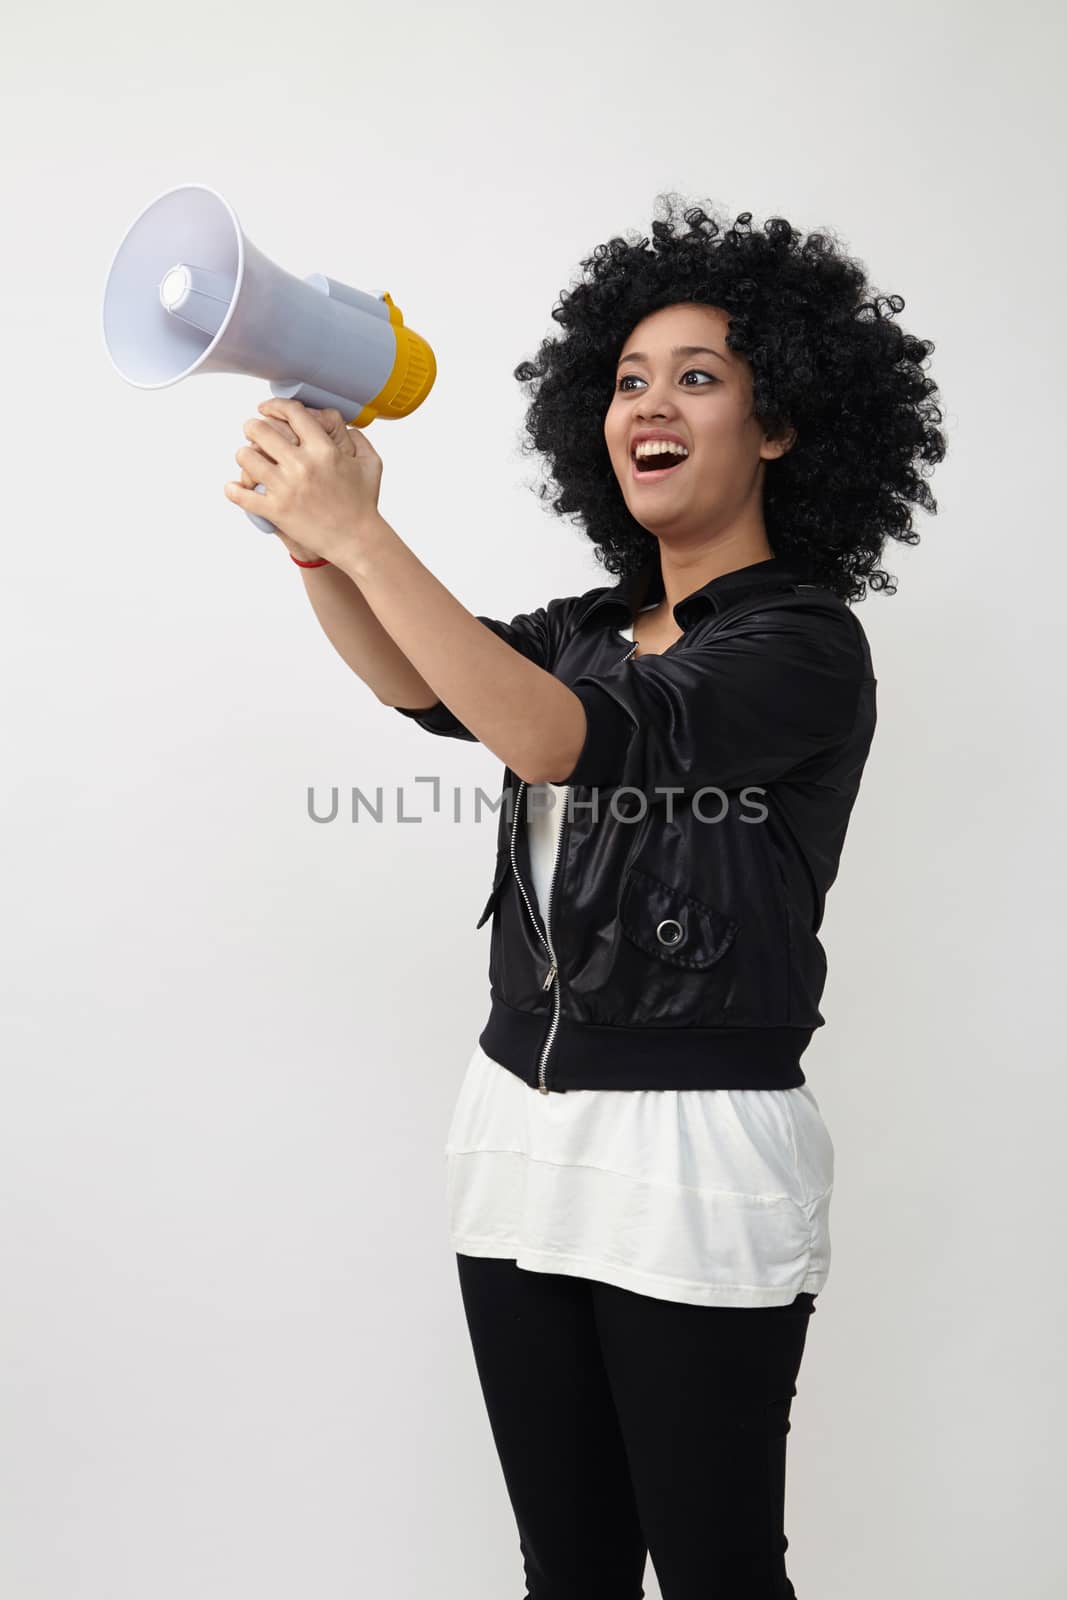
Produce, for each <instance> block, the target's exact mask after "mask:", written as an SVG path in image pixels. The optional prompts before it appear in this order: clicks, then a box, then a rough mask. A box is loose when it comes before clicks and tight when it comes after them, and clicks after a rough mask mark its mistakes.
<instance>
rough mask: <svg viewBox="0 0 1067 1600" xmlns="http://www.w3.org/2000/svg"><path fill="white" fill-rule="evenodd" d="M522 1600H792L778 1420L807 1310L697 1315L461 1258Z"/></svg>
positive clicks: (792, 1380)
mask: <svg viewBox="0 0 1067 1600" xmlns="http://www.w3.org/2000/svg"><path fill="white" fill-rule="evenodd" d="M456 1261H457V1265H458V1268H459V1281H460V1289H461V1293H462V1297H463V1306H464V1311H465V1314H466V1318H467V1325H468V1327H469V1329H470V1335H471V1342H472V1346H473V1350H474V1358H475V1364H476V1366H477V1370H478V1378H479V1381H480V1383H481V1387H482V1393H483V1395H484V1396H485V1403H486V1408H487V1411H488V1414H489V1422H490V1427H491V1429H492V1433H493V1439H494V1442H495V1445H496V1449H497V1454H498V1455H499V1457H500V1463H501V1466H502V1468H503V1472H504V1480H505V1483H506V1486H507V1492H508V1497H509V1499H510V1501H511V1504H512V1508H513V1510H514V1513H515V1519H516V1522H517V1524H518V1530H519V1546H520V1549H521V1551H522V1556H523V1561H524V1564H525V1571H526V1583H527V1595H526V1596H525V1597H524V1600H640V1597H641V1596H643V1595H644V1592H645V1591H644V1588H643V1584H642V1579H643V1575H644V1569H645V1559H646V1554H647V1555H650V1556H651V1559H652V1565H653V1567H654V1568H655V1572H656V1577H657V1578H658V1580H659V1585H660V1589H661V1591H662V1593H663V1600H757V1597H758V1600H772V1596H773V1600H791V1597H794V1596H795V1594H796V1591H795V1590H794V1588H793V1585H792V1584H791V1583H790V1581H789V1579H788V1577H787V1576H786V1570H785V1551H786V1547H787V1545H788V1542H789V1541H788V1540H787V1539H786V1537H785V1532H784V1528H783V1520H784V1510H785V1447H786V1434H787V1433H788V1432H789V1408H790V1404H791V1402H792V1399H793V1396H794V1395H795V1394H796V1378H797V1373H798V1371H799V1370H800V1358H801V1356H802V1354H803V1352H804V1340H805V1337H806V1335H807V1330H808V1319H809V1317H810V1316H811V1314H812V1312H813V1311H814V1309H815V1296H814V1295H812V1294H798V1295H797V1297H796V1299H795V1300H794V1301H793V1302H792V1304H791V1305H787V1306H761V1307H758V1308H755V1307H744V1306H694V1305H685V1304H680V1303H678V1302H676V1301H672V1300H658V1299H655V1298H653V1297H651V1296H649V1295H643V1294H635V1293H633V1292H632V1291H631V1290H629V1289H619V1288H616V1287H615V1286H614V1285H612V1284H607V1283H600V1282H598V1281H595V1280H593V1279H590V1278H573V1277H568V1276H565V1275H563V1274H560V1273H552V1272H532V1271H527V1270H526V1269H524V1268H522V1267H517V1266H516V1265H515V1262H514V1261H507V1260H498V1259H492V1258H486V1257H476V1256H464V1255H457V1257H456Z"/></svg>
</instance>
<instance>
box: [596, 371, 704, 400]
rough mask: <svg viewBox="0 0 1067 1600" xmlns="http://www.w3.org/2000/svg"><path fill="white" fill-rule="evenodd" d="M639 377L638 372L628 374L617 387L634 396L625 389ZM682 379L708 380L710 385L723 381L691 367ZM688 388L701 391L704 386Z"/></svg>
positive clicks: (642, 380)
mask: <svg viewBox="0 0 1067 1600" xmlns="http://www.w3.org/2000/svg"><path fill="white" fill-rule="evenodd" d="M637 377H638V374H637V373H636V372H628V373H627V374H626V376H625V377H624V378H620V379H619V382H618V384H617V386H616V387H617V388H618V389H619V391H620V393H622V394H632V393H633V391H632V390H631V389H627V388H625V387H624V385H625V384H627V383H629V381H630V379H631V378H637ZM682 377H683V378H694V377H695V378H707V380H708V382H709V383H720V382H721V381H722V380H721V379H720V378H716V377H715V376H714V374H712V373H710V372H701V371H700V369H699V368H698V367H690V368H689V370H688V371H687V372H683V373H682ZM640 381H641V382H644V379H640ZM686 387H687V388H689V389H692V388H694V387H696V388H698V389H700V388H703V384H699V383H698V384H696V385H694V384H691V383H690V384H687V385H686Z"/></svg>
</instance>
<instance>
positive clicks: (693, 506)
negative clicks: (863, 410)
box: [604, 301, 795, 542]
mask: <svg viewBox="0 0 1067 1600" xmlns="http://www.w3.org/2000/svg"><path fill="white" fill-rule="evenodd" d="M729 326H730V318H729V316H728V314H727V313H726V312H725V311H721V310H720V309H719V308H718V307H716V306H705V305H698V304H695V303H693V302H688V301H686V302H682V303H679V304H677V305H671V306H665V307H663V309H662V310H660V311H654V312H652V313H651V314H650V315H649V316H647V317H645V318H643V319H642V321H640V322H639V323H637V325H636V326H635V327H634V328H633V329H632V330H631V332H630V335H629V337H628V338H627V339H626V341H625V343H624V345H623V347H622V352H621V355H620V358H619V363H618V368H617V370H616V373H615V392H614V394H613V396H612V400H611V404H610V405H609V407H608V409H607V412H606V414H605V417H604V439H605V442H606V444H607V447H608V453H609V455H610V457H611V465H612V468H613V469H614V472H615V476H616V478H617V479H618V482H619V486H620V488H621V489H622V493H623V498H624V499H625V501H626V505H627V507H628V509H629V511H630V512H631V514H632V515H633V516H634V517H635V518H636V520H637V521H638V522H639V523H640V524H641V525H642V527H644V528H646V529H647V530H648V532H649V533H651V534H654V535H656V536H659V535H661V534H666V535H667V536H668V537H670V538H671V540H672V542H673V541H674V540H676V539H677V540H679V541H684V540H686V539H687V537H688V536H692V537H694V538H698V539H699V538H706V537H707V536H708V535H709V534H714V533H717V532H727V531H729V530H730V529H732V528H735V527H737V526H738V525H739V524H745V523H750V522H752V520H753V517H754V518H755V521H756V523H757V524H761V523H762V500H763V474H764V471H765V468H764V465H763V464H764V462H765V461H768V460H772V459H774V458H775V457H777V456H780V455H782V454H783V453H784V451H785V450H786V449H787V448H788V447H789V444H790V443H792V440H793V437H795V436H794V435H793V434H792V433H790V434H788V435H787V436H786V438H785V439H783V440H779V441H772V440H770V439H768V438H767V437H766V435H765V434H764V432H763V429H762V427H761V425H760V423H759V422H758V421H757V420H756V418H755V417H754V416H753V415H752V370H751V368H750V366H749V364H748V362H747V361H746V360H745V359H744V357H743V356H739V355H737V354H736V353H735V352H734V351H733V350H730V349H728V348H727V344H726V334H727V332H728V330H729ZM682 347H692V348H684V349H683V348H682ZM695 347H701V348H699V349H698V348H695ZM676 352H677V353H676ZM645 430H648V431H650V432H653V433H656V432H667V433H670V434H673V435H675V436H676V437H677V438H678V439H680V440H681V441H682V443H683V445H684V446H685V447H686V448H687V450H688V452H689V454H688V457H687V458H686V459H685V460H684V461H681V462H680V464H678V465H677V466H673V469H672V470H669V471H667V470H664V469H666V468H668V467H671V466H672V463H674V462H676V461H678V457H676V456H673V455H666V456H657V457H656V458H655V462H654V465H655V466H656V467H657V468H658V469H659V470H656V471H653V472H652V473H651V475H650V476H648V477H646V476H645V475H644V473H643V472H641V471H640V470H639V466H638V464H635V462H634V460H633V456H632V451H633V445H634V436H635V435H636V434H639V433H641V432H643V431H645Z"/></svg>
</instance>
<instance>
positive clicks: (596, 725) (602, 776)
mask: <svg viewBox="0 0 1067 1600" xmlns="http://www.w3.org/2000/svg"><path fill="white" fill-rule="evenodd" d="M570 688H571V693H572V694H576V695H577V696H578V698H579V700H580V701H581V702H582V705H583V707H584V708H585V718H586V723H587V728H586V735H585V743H584V744H583V745H582V748H581V752H580V753H579V756H578V761H577V764H576V765H575V767H574V769H573V771H572V772H569V773H568V774H567V776H566V777H565V778H562V779H560V782H561V783H572V784H573V783H576V784H583V785H586V786H587V787H590V788H595V787H596V786H597V785H599V784H604V785H613V784H618V783H621V781H622V776H623V772H624V770H625V767H626V758H627V753H628V751H629V748H630V741H631V740H632V739H633V736H634V733H635V731H636V728H637V724H636V723H635V722H634V721H633V719H632V718H631V716H630V714H629V712H628V711H626V710H624V709H623V707H622V706H620V705H619V703H618V701H617V700H615V699H613V698H612V696H611V694H610V693H609V692H608V690H607V689H605V688H604V687H603V686H602V685H601V684H599V683H597V682H596V681H595V679H583V678H578V679H577V681H576V682H575V683H572V684H571V686H570Z"/></svg>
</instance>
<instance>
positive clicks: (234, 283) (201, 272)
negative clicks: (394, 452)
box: [103, 183, 437, 533]
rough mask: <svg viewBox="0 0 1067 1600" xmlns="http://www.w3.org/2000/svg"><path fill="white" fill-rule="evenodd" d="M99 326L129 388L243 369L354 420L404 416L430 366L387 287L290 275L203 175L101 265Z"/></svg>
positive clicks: (154, 210)
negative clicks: (105, 266)
mask: <svg viewBox="0 0 1067 1600" xmlns="http://www.w3.org/2000/svg"><path fill="white" fill-rule="evenodd" d="M103 329H104V343H105V344H106V346H107V351H108V355H109V356H110V357H111V362H112V365H113V366H114V368H115V370H116V371H117V372H118V374H119V376H120V377H122V378H125V380H126V381H127V383H132V384H133V385H134V387H135V388H138V389H165V388H168V387H169V386H170V385H171V384H173V383H180V382H181V381H182V379H183V378H189V377H191V376H192V375H193V374H194V373H205V372H243V373H246V374H247V375H248V376H249V377H255V378H265V379H267V380H268V381H269V382H270V386H271V390H272V392H273V393H274V394H275V395H277V396H278V398H279V399H286V400H299V401H300V402H301V404H303V405H306V406H310V407H313V408H315V409H317V410H324V409H325V408H326V407H328V406H332V407H334V408H335V409H336V410H338V411H339V412H340V413H341V415H342V416H343V417H344V419H345V421H346V422H347V423H348V424H349V425H350V426H353V427H357V428H365V427H366V426H367V424H368V423H369V422H373V420H374V418H375V417H388V418H396V417H406V416H409V415H410V414H411V412H412V411H414V410H415V409H416V407H418V406H420V405H421V404H422V402H423V400H425V398H426V396H427V395H428V394H429V392H430V390H431V389H432V387H433V383H434V379H435V377H436V375H437V362H436V360H435V359H434V353H433V351H432V350H431V348H430V346H429V345H428V344H427V342H426V340H425V339H423V338H422V337H421V335H419V334H417V333H415V332H414V331H413V330H412V329H411V328H406V327H405V326H404V317H403V313H402V312H401V310H400V308H399V306H396V305H394V304H393V302H392V300H391V299H390V297H389V295H388V294H387V293H386V291H385V290H381V291H378V292H375V293H367V292H365V291H364V290H362V289H353V288H350V287H349V285H348V284H345V283H339V282H338V281H337V279H336V278H327V277H326V276H325V275H324V274H322V273H319V272H312V273H309V274H308V276H307V277H306V278H297V277H295V276H294V275H293V274H292V273H290V272H286V271H285V270H284V269H283V268H282V267H279V266H277V265H276V264H275V263H274V262H273V261H271V259H270V257H269V256H265V255H264V254H263V253H262V251H260V250H257V249H256V247H255V245H254V244H253V243H252V241H251V240H250V239H249V238H247V237H246V235H245V234H244V232H243V231H242V229H241V225H240V223H239V222H238V220H237V215H236V213H235V212H234V210H233V208H232V206H230V205H229V204H228V203H227V202H226V201H225V200H224V199H223V198H222V196H221V195H220V194H217V193H216V192H215V190H214V189H209V188H208V187H207V186H206V185H204V184H199V183H190V184H182V185H181V186H180V187H178V188H175V189H168V190H167V191H166V192H165V193H164V194H161V195H159V196H158V198H157V199H155V200H153V201H152V202H151V203H150V204H149V205H147V206H146V207H145V209H144V210H143V211H142V212H141V214H140V216H138V217H137V218H136V220H135V221H134V222H133V223H132V225H131V226H130V228H129V229H128V230H127V232H126V235H125V237H124V238H123V240H122V243H121V244H120V245H119V248H118V250H117V251H116V252H115V256H114V258H113V260H112V262H111V266H110V268H109V270H108V275H107V282H106V285H105V288H104V310H103ZM246 442H247V441H246ZM256 487H257V489H258V490H259V491H260V492H261V493H262V492H264V491H263V485H262V484H257V485H256ZM246 515H247V516H249V517H250V518H251V520H252V521H253V522H254V523H255V524H256V526H257V527H258V528H261V529H262V530H263V531H264V533H276V532H277V531H278V530H277V529H276V528H275V526H274V524H273V522H269V521H268V520H267V519H266V517H257V516H253V515H252V513H251V512H247V513H246Z"/></svg>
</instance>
